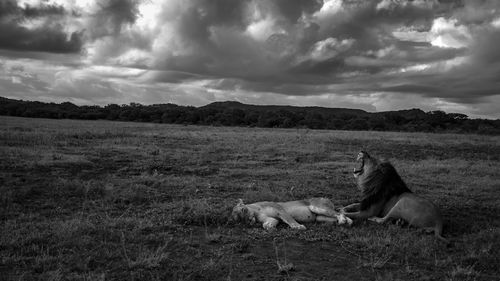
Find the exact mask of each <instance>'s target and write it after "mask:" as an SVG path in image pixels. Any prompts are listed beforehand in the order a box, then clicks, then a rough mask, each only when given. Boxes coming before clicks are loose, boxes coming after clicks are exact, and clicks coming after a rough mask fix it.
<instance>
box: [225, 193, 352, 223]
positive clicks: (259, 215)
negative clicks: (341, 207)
mask: <svg viewBox="0 0 500 281" xmlns="http://www.w3.org/2000/svg"><path fill="white" fill-rule="evenodd" d="M231 219H232V220H233V221H238V220H243V221H250V222H251V223H255V222H256V221H258V222H259V223H262V226H263V227H264V229H268V230H269V229H273V228H275V227H276V225H277V224H278V223H279V221H280V220H282V221H284V222H285V223H286V224H288V225H289V226H290V227H291V228H295V229H306V227H305V226H304V225H302V224H300V223H306V222H315V221H318V222H337V223H338V224H344V223H347V224H349V225H351V224H352V220H351V219H350V218H348V217H346V216H344V215H343V214H341V213H339V212H337V211H335V209H334V205H333V203H332V201H330V200H328V199H326V198H311V199H305V200H297V201H288V202H268V201H265V202H256V203H252V204H244V203H243V200H241V199H239V201H238V203H237V204H236V206H235V207H234V208H233V212H232V214H231ZM299 222H300V223H299Z"/></svg>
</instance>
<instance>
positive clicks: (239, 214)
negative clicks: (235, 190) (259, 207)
mask: <svg viewBox="0 0 500 281" xmlns="http://www.w3.org/2000/svg"><path fill="white" fill-rule="evenodd" d="M229 220H230V221H232V222H238V221H242V222H250V223H253V222H255V218H253V216H251V214H250V211H249V210H248V207H247V206H246V205H245V204H244V203H243V200H242V199H238V203H236V206H234V208H233V211H232V212H231V217H230V218H229Z"/></svg>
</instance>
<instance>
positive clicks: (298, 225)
mask: <svg viewBox="0 0 500 281" xmlns="http://www.w3.org/2000/svg"><path fill="white" fill-rule="evenodd" d="M292 228H293V229H301V230H305V229H307V228H306V226H305V225H302V224H297V225H292Z"/></svg>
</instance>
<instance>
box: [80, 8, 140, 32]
mask: <svg viewBox="0 0 500 281" xmlns="http://www.w3.org/2000/svg"><path fill="white" fill-rule="evenodd" d="M140 3H141V1H140V0H106V1H100V2H98V3H97V5H98V6H99V9H98V11H97V12H96V13H95V14H93V15H91V18H92V20H91V21H90V23H89V26H88V29H89V35H90V37H91V38H92V39H96V38H99V37H103V36H109V35H114V36H117V35H119V34H120V32H121V31H122V28H123V27H124V26H126V25H130V24H133V23H134V22H135V21H136V20H137V17H138V16H139V10H138V5H139V4H140Z"/></svg>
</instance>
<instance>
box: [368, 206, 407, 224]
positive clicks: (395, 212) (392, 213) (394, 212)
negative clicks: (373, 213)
mask: <svg viewBox="0 0 500 281" xmlns="http://www.w3.org/2000/svg"><path fill="white" fill-rule="evenodd" d="M399 218H401V216H400V214H399V208H398V204H397V203H396V205H394V207H392V209H390V210H389V212H388V213H387V215H385V216H384V217H382V218H381V217H371V218H368V220H370V221H374V222H376V223H386V222H387V221H390V220H392V219H399Z"/></svg>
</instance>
